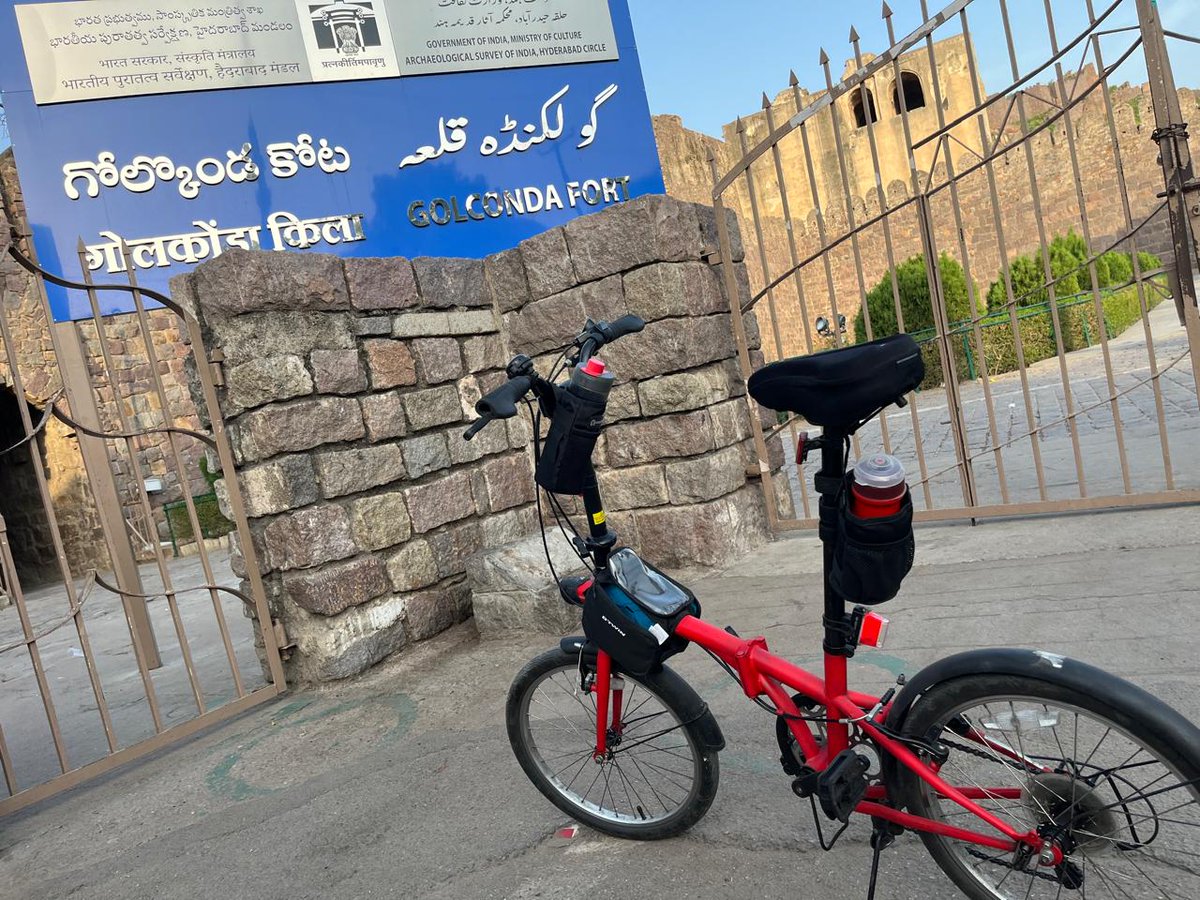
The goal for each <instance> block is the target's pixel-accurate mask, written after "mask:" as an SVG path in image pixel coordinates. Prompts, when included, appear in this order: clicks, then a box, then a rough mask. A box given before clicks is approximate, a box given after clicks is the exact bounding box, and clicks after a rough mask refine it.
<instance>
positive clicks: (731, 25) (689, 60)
mask: <svg viewBox="0 0 1200 900" xmlns="http://www.w3.org/2000/svg"><path fill="white" fill-rule="evenodd" d="M629 2H630V8H631V11H632V13H633V25H634V31H635V32H636V34H637V38H638V47H639V51H640V53H641V58H642V69H643V71H644V72H645V75H646V88H647V91H648V93H649V95H650V108H651V110H652V111H653V112H655V113H674V114H676V115H681V116H683V119H684V123H685V124H686V125H687V126H688V127H690V128H693V129H695V130H697V131H704V132H707V133H709V134H715V135H719V134H720V129H721V126H722V125H723V124H724V123H726V122H729V121H732V120H733V119H734V118H736V117H737V116H738V115H739V114H741V113H748V112H753V111H754V110H756V109H758V108H760V106H761V99H762V93H763V91H766V92H767V93H768V94H769V95H771V96H774V95H775V94H776V93H778V92H779V91H781V90H783V89H784V88H785V87H787V80H788V70H789V69H795V71H796V75H797V77H798V78H799V79H800V83H801V84H802V85H804V86H805V87H807V88H809V89H810V90H816V89H818V88H823V87H824V86H825V81H824V75H823V73H822V71H821V67H820V66H819V65H818V64H817V59H818V56H819V54H820V50H821V48H822V47H824V48H825V49H826V51H828V53H829V56H830V60H831V69H832V71H833V79H834V82H835V83H836V82H837V81H838V80H839V78H840V76H841V74H842V67H843V65H844V63H845V61H846V60H847V59H849V58H850V57H852V56H853V53H854V51H853V49H852V48H851V46H850V42H849V35H850V26H851V25H852V24H853V25H854V26H856V27H857V29H858V32H859V35H860V36H861V37H862V49H863V52H864V53H869V52H878V51H880V50H883V49H885V48H886V47H887V45H888V44H887V30H886V28H885V26H884V23H883V21H882V19H881V18H880V9H881V6H882V3H881V0H840V2H837V3H829V2H823V0H740V2H739V0H732V2H731V0H629ZM889 2H890V5H891V7H892V10H893V12H894V13H895V16H894V20H893V21H894V24H895V29H896V35H897V37H900V36H903V35H905V34H908V33H909V32H911V31H912V30H913V29H914V28H916V27H917V26H918V25H919V24H920V22H921V19H922V17H921V14H920V10H921V4H920V0H889ZM948 2H949V0H929V8H930V11H931V12H934V11H936V10H938V9H940V8H942V6H943V5H945V3H948ZM1093 3H1094V7H1095V10H1096V14H1097V15H1100V14H1101V13H1102V11H1103V10H1105V9H1107V8H1108V7H1109V6H1110V5H1111V3H1112V0H1093ZM1008 7H1009V15H1010V17H1011V21H1012V26H1013V31H1014V33H1015V34H1016V36H1017V38H1016V51H1017V58H1018V63H1019V65H1020V68H1021V71H1022V73H1024V72H1025V71H1027V70H1028V69H1029V68H1032V67H1035V66H1040V65H1041V64H1042V63H1044V62H1045V61H1046V60H1047V59H1049V58H1050V56H1051V55H1052V54H1051V52H1050V41H1049V38H1048V34H1047V27H1046V15H1045V9H1044V6H1043V2H1042V0H1008ZM1159 7H1160V10H1161V15H1162V17H1163V21H1164V23H1165V24H1166V27H1167V28H1168V30H1175V31H1179V32H1183V33H1188V34H1197V33H1200V0H1160V3H1159ZM1052 9H1053V13H1054V23H1055V28H1056V30H1057V33H1058V38H1059V45H1060V47H1061V46H1064V45H1066V44H1068V43H1069V42H1070V41H1071V40H1072V39H1073V38H1074V37H1075V36H1076V35H1077V34H1078V33H1079V32H1080V31H1081V30H1082V29H1083V28H1084V27H1085V25H1086V22H1087V7H1086V5H1085V3H1084V0H1053V3H1052ZM968 13H969V21H970V26H971V33H972V37H973V38H974V40H975V45H976V49H977V52H978V55H979V58H980V68H981V70H982V73H983V79H984V84H985V85H986V87H987V89H988V91H989V92H991V91H996V90H1000V89H1002V88H1004V87H1007V86H1008V85H1009V84H1010V83H1011V82H1012V80H1013V79H1012V78H1011V68H1010V64H1009V59H1008V51H1007V47H1006V45H1005V42H1004V36H1003V35H1004V33H1003V30H1002V27H1001V20H1000V16H999V3H998V2H997V0H975V2H974V3H972V4H971V5H970V7H968ZM1135 22H1136V10H1135V6H1134V0H1124V2H1122V3H1121V5H1120V6H1119V7H1118V9H1117V10H1115V11H1114V12H1113V14H1112V16H1111V17H1110V18H1109V19H1108V20H1106V21H1105V23H1104V26H1105V28H1106V29H1108V28H1119V27H1122V26H1126V25H1131V24H1134V23H1135ZM957 31H958V28H957V27H954V28H951V27H950V26H948V25H947V26H943V27H942V29H940V30H939V31H938V33H937V35H936V36H937V37H942V36H948V35H949V34H951V33H953V32H957ZM1132 38H1133V35H1132V34H1130V33H1123V34H1114V35H1110V36H1107V37H1105V38H1104V42H1103V44H1102V48H1103V52H1104V57H1105V63H1106V64H1108V65H1111V64H1112V63H1113V62H1114V61H1115V60H1116V59H1117V58H1118V57H1120V56H1121V54H1122V53H1123V52H1124V51H1125V50H1126V49H1128V47H1129V45H1130V41H1131V40H1132ZM1171 44H1172V46H1171V53H1172V60H1173V63H1174V67H1175V77H1176V80H1177V82H1178V83H1179V85H1180V86H1181V87H1182V86H1189V87H1194V86H1198V85H1200V50H1198V48H1197V47H1196V46H1194V45H1189V44H1183V43H1180V42H1178V41H1173V42H1171ZM1082 52H1083V45H1082V44H1081V45H1080V46H1079V47H1078V48H1076V50H1075V51H1073V52H1072V53H1070V54H1069V55H1068V56H1067V58H1066V60H1064V63H1065V65H1066V68H1067V69H1073V68H1075V67H1076V66H1077V65H1078V64H1079V59H1080V57H1081V54H1082ZM1089 61H1091V57H1090V56H1089ZM1052 78H1053V70H1051V72H1050V73H1049V76H1048V78H1047V79H1045V80H1050V79H1052ZM1039 80H1043V79H1039ZM1126 80H1128V81H1133V82H1138V81H1143V80H1145V70H1144V65H1142V64H1141V50H1140V49H1139V50H1137V51H1135V52H1134V54H1133V56H1132V57H1131V58H1130V60H1129V61H1128V62H1127V63H1126V64H1125V65H1124V66H1123V67H1122V68H1121V70H1120V71H1119V72H1118V73H1117V74H1116V76H1115V81H1116V82H1121V81H1126Z"/></svg>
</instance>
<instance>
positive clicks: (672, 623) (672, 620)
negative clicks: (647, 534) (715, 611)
mask: <svg viewBox="0 0 1200 900" xmlns="http://www.w3.org/2000/svg"><path fill="white" fill-rule="evenodd" d="M655 571H656V572H657V571H658V570H655ZM659 574H662V573H659ZM601 577H603V576H601ZM663 577H666V576H663ZM676 583H677V582H676ZM680 587H681V588H682V585H680ZM683 590H685V591H686V590H687V589H686V588H683ZM689 596H691V597H692V601H691V603H690V604H688V605H687V606H685V607H684V608H683V609H681V610H680V611H679V612H677V613H676V614H675V615H673V616H658V615H654V614H653V613H651V612H650V611H648V610H647V609H646V608H645V607H643V606H642V605H641V604H639V603H638V602H637V600H635V599H634V598H633V597H631V596H630V595H629V594H628V593H626V591H625V589H624V588H622V587H621V586H620V585H618V584H616V583H615V582H614V580H613V579H612V578H611V577H608V578H604V580H603V582H602V581H601V580H600V579H599V578H598V579H597V581H596V583H595V584H593V585H592V587H591V589H590V590H589V591H588V592H587V595H586V597H585V598H584V603H583V631H584V634H586V635H587V636H588V639H589V640H591V641H592V642H593V643H595V644H596V646H598V647H599V648H600V649H601V650H603V651H604V652H605V653H607V654H608V655H609V656H611V657H612V658H613V662H614V664H615V665H616V667H617V668H618V669H619V670H620V671H622V672H625V673H627V674H629V675H638V676H644V675H648V674H650V673H651V672H656V671H658V670H659V669H660V668H662V664H663V661H664V660H666V659H668V658H669V657H672V656H674V655H675V654H676V653H682V652H683V651H684V650H685V649H686V648H687V645H688V642H687V641H685V640H683V639H682V638H680V637H676V636H675V633H674V632H675V628H676V626H677V625H678V624H679V623H680V621H682V620H683V618H684V616H697V617H698V616H699V615H700V601H698V600H696V599H695V596H694V595H691V594H690V592H689Z"/></svg>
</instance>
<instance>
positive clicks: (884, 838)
mask: <svg viewBox="0 0 1200 900" xmlns="http://www.w3.org/2000/svg"><path fill="white" fill-rule="evenodd" d="M895 839H896V838H895V837H894V836H893V835H892V833H891V832H890V831H888V830H887V828H886V827H880V826H879V825H876V826H875V830H874V831H872V832H871V880H870V882H869V883H868V884H867V900H875V882H876V880H877V879H878V878H879V857H880V855H881V854H882V853H883V851H884V850H885V849H886V848H887V847H888V846H890V845H891V843H892V841H894V840H895Z"/></svg>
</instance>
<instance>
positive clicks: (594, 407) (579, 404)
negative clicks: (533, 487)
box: [535, 386, 608, 494]
mask: <svg viewBox="0 0 1200 900" xmlns="http://www.w3.org/2000/svg"><path fill="white" fill-rule="evenodd" d="M607 405H608V404H607V403H606V401H605V399H604V398H602V397H598V396H596V395H594V394H590V392H589V396H580V395H579V394H577V393H575V392H573V391H571V390H569V389H566V388H562V387H557V386H556V387H555V390H554V410H553V413H552V415H551V419H550V431H549V433H548V434H547V435H546V441H545V443H544V444H543V446H542V452H541V456H540V457H539V459H538V464H537V471H536V473H535V478H536V480H537V483H538V484H539V485H541V486H542V487H544V488H545V489H546V490H548V491H549V492H550V493H552V494H582V493H583V492H584V491H585V490H586V489H587V488H589V487H592V486H594V485H595V483H596V474H595V471H594V470H593V469H592V452H593V451H594V450H595V449H596V441H598V440H599V439H600V431H601V429H602V428H603V427H604V411H605V408H606V407H607Z"/></svg>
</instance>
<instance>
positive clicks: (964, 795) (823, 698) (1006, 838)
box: [593, 616, 1061, 864]
mask: <svg viewBox="0 0 1200 900" xmlns="http://www.w3.org/2000/svg"><path fill="white" fill-rule="evenodd" d="M676 634H678V635H679V636H680V637H683V638H686V639H687V640H689V641H691V642H693V643H695V644H698V645H699V646H701V647H704V648H706V649H708V650H711V651H712V652H713V653H715V654H716V655H717V656H718V657H720V658H721V659H722V660H723V661H724V662H725V663H727V664H728V665H729V666H731V667H732V668H733V670H734V671H735V672H736V673H737V675H738V678H739V680H740V681H741V683H742V686H743V689H744V691H745V694H746V696H747V697H750V698H755V697H761V696H765V697H766V698H767V699H769V700H770V701H771V702H772V703H773V704H774V705H775V708H776V709H778V710H779V711H780V712H782V713H784V714H785V715H786V716H789V718H788V719H787V725H788V728H789V729H790V730H791V732H792V735H793V736H794V737H795V739H796V742H797V743H798V744H799V746H800V749H801V750H802V751H803V753H804V759H805V765H807V766H809V767H810V768H812V769H813V770H814V771H817V772H822V771H824V770H825V769H826V768H827V767H828V766H829V764H830V763H831V762H832V761H833V760H834V759H835V758H836V757H837V755H838V754H839V753H841V752H842V751H843V750H845V749H847V748H848V747H849V746H850V728H851V724H854V725H856V726H857V727H858V728H860V729H862V731H863V732H864V733H866V734H867V735H868V736H869V737H870V738H871V739H872V740H873V741H874V743H875V745H876V747H878V748H879V750H880V751H881V752H884V753H887V754H889V755H890V756H892V757H894V758H895V759H896V761H897V762H899V763H900V765H902V766H904V767H905V768H906V769H908V770H909V771H910V772H913V773H914V774H915V775H916V776H917V777H918V778H920V779H922V780H923V781H925V782H926V783H927V784H929V785H930V786H931V787H932V788H933V789H934V790H935V791H937V792H938V794H939V795H941V796H942V797H945V798H948V799H950V800H953V801H954V802H955V803H957V804H958V805H959V806H961V807H963V809H966V810H968V811H969V812H971V813H973V814H974V815H975V816H977V817H978V818H979V819H981V820H982V821H984V822H985V823H987V824H988V825H990V826H991V827H992V828H994V829H995V830H996V831H998V832H1000V833H1001V834H1002V835H1003V837H997V836H994V835H990V834H984V833H982V832H979V831H972V830H970V829H967V828H959V827H955V826H953V825H947V824H945V823H943V822H938V821H934V820H932V819H926V818H924V817H922V816H917V815H913V814H911V813H906V812H902V811H901V810H898V809H895V808H893V807H891V806H887V805H886V804H885V803H883V802H881V801H884V800H886V799H887V796H886V792H885V791H884V789H883V788H882V787H872V788H870V789H869V790H868V792H867V797H866V799H864V800H863V801H862V802H861V803H859V804H858V806H857V808H856V809H855V812H858V813H862V814H865V815H869V816H873V817H875V818H878V819H883V820H885V821H888V822H894V823H896V824H897V825H901V826H903V827H905V828H908V829H911V830H913V831H927V832H932V833H934V834H940V835H943V836H945V837H949V838H952V839H954V840H960V841H965V842H967V843H972V844H978V845H979V846H983V847H990V848H992V849H994V850H1000V851H1004V852H1010V853H1011V852H1013V851H1015V850H1016V849H1017V847H1018V846H1019V845H1022V844H1023V845H1025V846H1027V847H1030V848H1031V849H1033V850H1034V851H1040V850H1042V848H1043V844H1044V843H1045V842H1044V840H1043V838H1042V837H1041V836H1040V835H1039V834H1038V833H1037V832H1036V831H1028V832H1021V831H1017V830H1016V829H1014V828H1013V827H1012V826H1011V825H1009V824H1008V823H1006V822H1005V821H1004V820H1003V819H1000V818H998V817H997V816H995V815H993V814H992V813H991V812H989V811H988V810H986V809H984V808H983V807H981V806H980V805H979V804H978V803H976V802H975V801H977V800H989V799H1000V800H1003V799H1008V800H1018V799H1020V796H1021V791H1020V789H1019V788H1012V787H996V788H984V787H974V788H958V787H954V786H953V785H951V784H948V783H947V782H946V781H944V780H943V779H942V778H941V777H940V776H939V775H938V772H937V770H936V768H935V767H933V766H931V765H929V764H927V763H924V762H922V761H921V759H920V758H919V757H918V756H917V755H916V754H915V753H913V752H912V751H911V750H910V749H909V748H908V747H906V746H905V745H904V744H902V743H900V742H899V741H896V740H894V739H893V738H891V737H889V736H888V735H886V734H884V733H883V732H882V731H881V730H880V728H879V723H878V722H877V721H876V719H875V716H880V715H882V716H885V717H886V714H887V710H888V707H885V706H881V704H880V698H878V697H875V696H874V695H871V694H862V693H858V692H856V691H850V690H848V688H847V686H846V672H847V661H846V657H844V656H836V655H833V654H829V653H827V654H826V655H825V679H824V680H822V679H821V678H818V677H817V676H816V675H814V674H813V673H811V672H808V671H806V670H804V669H801V668H800V667H798V666H795V665H793V664H792V663H790V662H788V661H787V660H785V659H783V658H782V657H779V656H776V655H775V654H773V653H771V652H769V651H768V650H767V643H766V640H765V639H764V638H761V637H756V638H751V639H750V640H745V639H743V638H740V637H735V636H734V635H731V634H729V633H728V632H726V631H723V630H721V629H720V628H717V627H715V626H713V625H710V624H709V623H707V622H704V621H702V620H700V619H697V618H694V617H692V616H688V617H686V618H684V619H683V621H682V622H680V624H679V626H678V628H677V629H676ZM616 677H617V676H614V675H613V670H612V660H611V658H610V657H609V655H608V654H607V653H605V652H603V651H600V652H599V653H598V654H597V659H596V681H595V684H594V687H593V690H594V691H595V693H596V711H597V722H596V753H597V754H599V755H601V756H603V755H604V754H605V753H606V752H607V748H608V741H609V735H610V734H614V735H618V734H620V732H621V730H622V727H623V723H622V721H621V695H622V693H623V690H622V689H623V683H622V682H620V681H618V682H616V683H615V684H614V678H616ZM791 692H796V693H799V694H801V695H803V696H804V697H807V698H809V699H810V700H812V701H814V702H815V703H817V704H819V705H821V706H823V707H825V709H826V710H828V711H829V720H828V722H827V723H826V737H825V743H824V746H822V745H821V744H820V743H819V742H818V741H817V737H816V735H815V734H814V733H813V732H812V730H811V727H810V726H809V725H808V724H807V722H806V721H805V720H804V719H803V718H802V715H803V713H802V711H801V710H800V709H799V707H797V706H796V704H795V703H794V702H793V701H792V697H791ZM610 696H611V700H612V702H611V703H610ZM871 713H874V716H872V715H871ZM839 714H840V715H839ZM792 717H794V718H792ZM970 739H972V740H975V741H976V742H978V743H980V744H981V745H985V746H989V747H992V748H993V749H996V750H1001V749H1003V750H1004V751H1007V753H1006V755H1012V751H1011V750H1009V748H1007V747H1001V746H998V745H994V744H993V743H992V742H990V741H987V740H986V739H985V738H983V736H981V735H971V736H970ZM1018 758H1019V757H1018ZM1023 762H1026V763H1027V764H1030V765H1035V764H1034V763H1032V762H1031V761H1024V760H1023ZM1039 768H1040V766H1039ZM1054 852H1055V853H1056V855H1058V853H1059V851H1057V849H1055V851H1054ZM1060 861H1061V860H1059V859H1057V858H1056V860H1055V864H1057V863H1058V862H1060Z"/></svg>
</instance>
